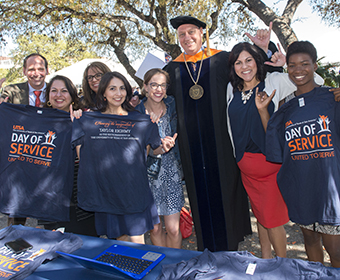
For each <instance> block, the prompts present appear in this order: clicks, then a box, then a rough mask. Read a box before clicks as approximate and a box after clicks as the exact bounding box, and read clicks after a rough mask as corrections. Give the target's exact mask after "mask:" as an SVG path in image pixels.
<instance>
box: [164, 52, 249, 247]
mask: <svg viewBox="0 0 340 280" xmlns="http://www.w3.org/2000/svg"><path fill="white" fill-rule="evenodd" d="M211 51H212V56H210V57H206V56H205V55H204V58H203V65H202V69H201V74H200V77H199V80H198V84H199V85H200V86H202V87H203V89H204V95H203V97H202V98H200V99H198V100H194V99H192V98H191V97H190V96H189V88H190V87H191V86H192V85H193V84H194V83H193V81H192V79H191V78H190V76H189V74H188V70H187V68H186V65H185V63H184V61H183V54H182V55H180V56H179V57H178V58H177V59H175V60H174V61H171V62H170V63H169V64H168V65H167V66H166V67H165V70H166V71H167V72H168V73H169V74H170V79H171V83H170V88H169V90H168V94H170V95H173V96H174V97H175V99H176V109H177V115H178V141H179V148H180V154H181V160H182V164H183V171H184V176H185V182H186V187H187V191H188V196H189V200H190V206H191V210H192V215H193V219H194V224H195V230H196V236H197V244H198V249H199V250H203V249H204V248H208V249H209V250H210V251H225V250H237V248H238V243H239V242H240V241H243V238H244V236H245V235H247V234H251V233H252V232H251V226H250V219H249V206H248V200H247V195H246V192H245V190H244V188H243V185H242V182H241V177H240V172H239V169H238V167H237V164H236V161H235V158H234V156H233V149H232V145H231V142H230V138H229V135H228V130H227V120H226V88H227V84H228V76H229V67H228V57H229V53H227V52H225V51H217V50H211ZM201 59H202V52H199V53H198V54H196V55H195V56H189V55H186V60H187V62H188V63H187V65H188V67H189V68H190V71H191V73H192V75H193V78H194V80H195V81H196V79H197V76H196V74H197V73H198V72H199V67H200V61H201ZM190 61H192V62H196V61H198V63H196V71H193V63H191V62H190Z"/></svg>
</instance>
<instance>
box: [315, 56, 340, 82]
mask: <svg viewBox="0 0 340 280" xmlns="http://www.w3.org/2000/svg"><path fill="white" fill-rule="evenodd" d="M322 59H323V58H320V59H319V60H318V69H317V70H316V72H317V73H318V74H319V75H320V76H321V77H322V78H323V79H324V80H325V85H326V86H330V87H340V74H339V70H338V71H336V70H335V69H339V68H340V63H327V64H321V62H320V60H322Z"/></svg>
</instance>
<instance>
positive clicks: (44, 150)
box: [0, 103, 75, 221]
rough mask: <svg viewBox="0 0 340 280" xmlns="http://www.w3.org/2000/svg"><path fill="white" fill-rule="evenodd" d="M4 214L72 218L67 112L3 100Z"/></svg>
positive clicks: (0, 201) (0, 204)
mask: <svg viewBox="0 0 340 280" xmlns="http://www.w3.org/2000/svg"><path fill="white" fill-rule="evenodd" d="M0 131H1V137H0V212H2V213H6V214H11V215H13V216H18V217H33V218H37V219H42V220H46V221H68V220H69V205H70V199H71V194H72V187H73V170H74V158H75V153H74V151H73V150H72V148H71V145H70V141H71V134H72V122H71V119H70V115H69V113H66V112H64V111H60V110H57V109H50V108H37V107H33V106H29V105H14V104H9V103H2V104H0Z"/></svg>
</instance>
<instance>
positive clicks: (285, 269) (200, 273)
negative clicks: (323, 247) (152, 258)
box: [157, 249, 340, 280]
mask: <svg viewBox="0 0 340 280" xmlns="http://www.w3.org/2000/svg"><path fill="white" fill-rule="evenodd" d="M168 279H188V280H189V279H221V280H248V279H249V280H272V279H280V280H303V279H305V280H307V279H308V280H337V279H340V270H339V269H336V268H330V267H325V266H324V265H322V264H321V263H316V262H307V261H303V260H296V259H288V258H280V257H276V258H273V259H259V258H257V257H255V256H253V255H252V254H251V253H249V252H246V251H242V252H241V251H240V252H215V253H211V252H210V251H208V250H207V249H206V250H205V251H204V252H203V253H202V254H201V255H199V256H198V257H195V258H192V259H190V260H188V261H182V262H180V263H177V264H168V265H163V267H162V272H161V274H160V275H159V277H158V278H157V280H168Z"/></svg>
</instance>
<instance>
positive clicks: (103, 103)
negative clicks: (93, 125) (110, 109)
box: [96, 71, 135, 112]
mask: <svg viewBox="0 0 340 280" xmlns="http://www.w3.org/2000/svg"><path fill="white" fill-rule="evenodd" d="M113 78H117V79H119V80H121V81H122V82H123V84H124V86H125V89H126V98H125V100H124V102H123V104H122V108H123V109H124V110H125V111H128V112H131V111H134V110H135V108H134V107H133V106H132V105H131V104H130V102H129V101H130V99H131V97H132V88H131V85H130V83H129V81H128V80H127V79H126V78H125V77H124V76H123V75H122V74H120V73H119V72H116V71H114V72H108V73H106V74H104V75H103V76H102V79H101V80H100V83H99V87H98V92H97V95H96V104H97V109H98V110H99V111H100V112H104V111H105V110H106V108H107V104H108V103H107V100H106V99H104V93H105V91H106V89H107V87H108V86H109V84H110V82H111V80H112V79H113Z"/></svg>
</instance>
